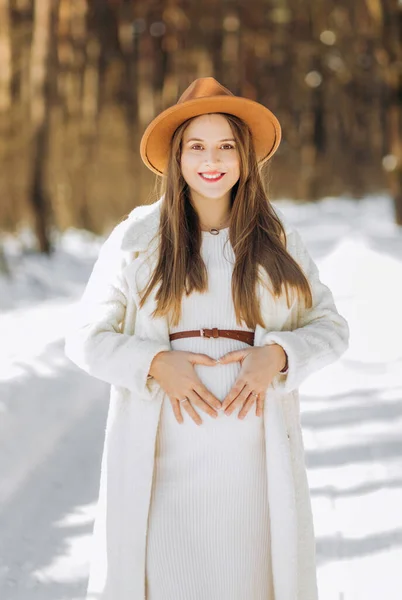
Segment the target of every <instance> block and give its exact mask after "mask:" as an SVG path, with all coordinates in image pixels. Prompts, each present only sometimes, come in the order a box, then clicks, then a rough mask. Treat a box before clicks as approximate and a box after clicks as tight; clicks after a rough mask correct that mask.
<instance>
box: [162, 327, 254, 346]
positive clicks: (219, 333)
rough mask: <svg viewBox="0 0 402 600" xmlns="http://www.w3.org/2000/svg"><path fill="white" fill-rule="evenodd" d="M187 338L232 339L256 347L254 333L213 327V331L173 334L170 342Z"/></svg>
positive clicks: (196, 330) (198, 330)
mask: <svg viewBox="0 0 402 600" xmlns="http://www.w3.org/2000/svg"><path fill="white" fill-rule="evenodd" d="M187 337H206V338H211V337H212V338H218V337H224V338H231V339H233V340H239V341H240V342H245V343H246V344H249V345H250V346H253V345H254V331H241V330H238V329H218V328H217V327H213V328H212V329H191V330H189V331H177V332H176V333H171V334H170V336H169V339H170V340H178V339H180V338H187Z"/></svg>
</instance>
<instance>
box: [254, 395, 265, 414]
mask: <svg viewBox="0 0 402 600" xmlns="http://www.w3.org/2000/svg"><path fill="white" fill-rule="evenodd" d="M264 401H265V397H264V394H259V395H258V398H257V402H256V409H255V414H256V415H257V417H262V415H263V414H264Z"/></svg>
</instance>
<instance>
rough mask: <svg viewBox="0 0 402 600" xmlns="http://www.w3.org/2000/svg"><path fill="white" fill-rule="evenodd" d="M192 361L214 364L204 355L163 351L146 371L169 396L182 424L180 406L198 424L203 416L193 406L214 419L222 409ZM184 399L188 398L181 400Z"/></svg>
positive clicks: (214, 362)
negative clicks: (200, 377) (201, 379)
mask: <svg viewBox="0 0 402 600" xmlns="http://www.w3.org/2000/svg"><path fill="white" fill-rule="evenodd" d="M195 364H198V365H207V366H211V367H213V366H216V361H215V359H213V358H211V357H210V356H208V355H207V354H199V353H197V352H184V351H181V350H163V351H162V352H159V353H158V354H157V355H156V356H155V357H154V359H153V361H152V363H151V367H150V370H149V374H150V375H152V377H153V378H154V379H156V381H157V382H158V383H159V385H160V386H161V387H162V388H163V389H164V391H165V392H166V394H167V395H168V397H169V400H170V402H171V405H172V408H173V413H174V416H175V417H176V420H177V421H178V422H179V423H183V415H182V414H181V408H184V410H185V411H186V412H187V413H188V414H189V415H190V417H191V418H192V419H193V421H194V422H195V423H197V425H201V423H202V419H201V417H200V416H199V414H198V413H197V411H196V410H195V409H194V407H195V406H196V407H198V408H199V409H201V410H203V411H204V412H206V413H207V414H208V415H210V416H211V417H213V418H216V417H217V416H218V413H217V411H219V410H221V402H220V401H219V400H218V399H217V398H216V397H215V396H214V395H213V394H212V393H211V392H210V391H209V390H208V389H207V388H206V387H205V385H204V384H203V383H202V382H201V381H200V379H199V377H198V376H197V374H196V372H195V369H194V365H195ZM183 398H187V400H186V401H185V402H180V400H182V399H183ZM215 409H216V410H215Z"/></svg>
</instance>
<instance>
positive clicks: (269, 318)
mask: <svg viewBox="0 0 402 600" xmlns="http://www.w3.org/2000/svg"><path fill="white" fill-rule="evenodd" d="M162 201H163V197H162V198H161V199H159V200H158V201H157V202H155V203H154V204H151V205H143V206H138V207H136V208H135V209H134V210H133V211H132V212H131V214H130V215H129V217H128V218H127V219H126V220H125V221H123V222H122V223H120V224H119V225H118V226H117V227H116V228H115V229H114V230H113V231H112V233H111V235H110V236H109V237H108V239H107V240H106V242H105V243H104V245H103V246H102V248H101V251H100V254H99V258H98V260H97V262H96V264H95V266H94V269H93V272H92V274H91V276H90V279H89V282H88V285H87V287H86V289H85V292H84V295H83V297H82V300H81V301H80V302H79V304H78V307H77V310H76V312H75V316H74V318H73V320H72V323H71V324H70V330H69V333H68V335H67V338H66V354H67V356H68V357H69V358H70V359H71V360H72V361H73V362H75V363H76V364H77V365H78V366H79V367H81V368H82V369H84V370H85V371H87V372H88V373H89V374H90V375H93V376H94V377H97V378H99V379H102V380H104V381H106V382H108V383H110V384H111V397H110V406H109V413H108V418H107V424H106V432H105V444H104V451H103V457H102V466H101V477H100V491H99V502H98V508H97V513H96V518H95V525H94V533H93V537H92V548H93V551H92V558H91V568H90V577H89V584H88V595H87V600H144V599H145V568H146V536H147V524H148V511H149V506H150V497H151V489H152V477H153V467H154V455H155V440H156V434H157V427H158V421H159V415H160V410H161V404H162V402H163V400H164V397H165V395H164V391H163V389H162V388H161V387H160V385H159V384H158V383H157V382H156V381H155V380H154V379H149V380H147V374H148V371H149V367H150V364H151V362H152V359H153V358H154V356H155V355H156V354H157V353H158V352H160V351H161V350H170V349H171V345H170V342H169V330H168V325H167V320H166V319H165V318H156V319H155V318H153V317H151V313H152V311H153V309H154V308H155V306H156V304H155V290H153V292H152V294H151V295H150V296H149V297H148V300H147V302H146V303H145V305H144V306H143V307H142V308H141V309H139V308H138V299H139V295H138V292H139V290H141V289H142V287H143V286H144V284H145V283H146V281H147V275H148V274H149V269H150V268H152V265H153V264H155V260H156V254H155V253H154V252H153V250H155V248H156V245H155V244H157V237H156V238H154V236H155V234H157V230H158V225H159V216H160V207H161V203H162ZM276 212H277V214H278V216H279V217H280V219H281V221H282V222H283V224H284V226H285V230H286V234H287V240H288V251H289V252H290V254H291V255H292V256H293V257H294V258H295V260H297V262H298V263H299V264H300V266H301V267H302V268H303V270H304V272H305V274H306V276H307V277H308V279H309V281H310V283H311V287H312V292H313V307H312V308H311V309H309V310H303V311H300V310H298V308H299V305H298V302H297V300H295V301H294V302H293V304H292V305H291V307H290V308H288V307H287V305H286V298H284V297H283V298H281V299H279V300H275V301H274V300H273V298H272V296H271V295H270V294H269V292H268V291H267V290H266V288H265V287H264V286H261V289H260V292H261V295H260V303H261V310H262V315H263V319H264V323H265V327H264V328H262V327H260V326H259V325H258V326H257V327H256V330H255V338H254V345H255V346H262V345H264V344H268V343H278V344H280V345H281V346H282V347H283V348H284V349H285V351H286V352H287V355H288V363H289V369H288V372H287V373H286V374H278V375H276V376H275V378H274V380H273V383H272V385H271V386H270V387H269V388H268V390H267V393H266V398H265V409H264V416H263V418H264V427H265V438H266V459H267V477H268V498H269V504H270V517H271V539H272V542H271V543H272V569H273V578H274V589H275V600H316V598H317V584H316V568H315V540H314V531H313V520H312V513H311V505H310V496H309V489H308V483H307V477H306V469H305V464H304V450H303V441H302V433H301V427H300V415H299V395H298V386H299V385H300V383H301V382H302V381H303V380H304V379H305V378H306V377H307V376H308V375H310V374H311V373H313V372H315V371H317V370H318V369H320V368H322V367H324V366H326V365H328V364H330V363H332V362H334V361H335V360H337V359H338V358H339V357H340V356H341V355H342V353H343V352H344V351H345V350H346V349H347V347H348V341H349V328H348V324H347V322H346V320H345V319H344V318H343V317H342V316H341V315H340V314H339V313H338V311H337V309H336V307H335V304H334V300H333V296H332V293H331V291H330V290H329V289H328V287H326V286H325V285H324V284H323V283H322V282H321V281H320V279H319V273H318V269H317V267H316V265H315V263H314V262H313V260H312V259H311V257H310V255H309V253H308V252H307V250H306V248H305V246H304V244H303V242H302V240H301V237H300V235H299V234H298V232H297V230H295V229H293V228H292V227H290V226H289V225H288V224H287V223H286V220H285V217H284V215H283V214H282V213H281V211H279V210H278V209H276ZM260 285H261V284H260ZM216 325H217V326H219V323H217V324H216ZM166 398H167V397H166ZM167 401H168V400H167ZM188 600H191V598H189V599H188ZM206 600H207V599H206ZM245 600H246V599H245ZM247 600H252V599H247Z"/></svg>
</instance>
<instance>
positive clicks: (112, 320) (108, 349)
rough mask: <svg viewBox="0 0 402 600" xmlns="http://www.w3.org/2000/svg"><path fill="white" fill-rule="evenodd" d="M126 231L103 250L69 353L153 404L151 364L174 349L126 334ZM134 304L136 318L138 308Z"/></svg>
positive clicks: (74, 323) (73, 326) (71, 332)
mask: <svg viewBox="0 0 402 600" xmlns="http://www.w3.org/2000/svg"><path fill="white" fill-rule="evenodd" d="M125 227H126V221H123V223H120V224H119V225H118V226H117V227H116V228H115V229H114V230H113V231H112V233H111V235H110V236H109V238H108V239H107V240H106V242H105V243H104V244H103V246H102V248H101V250H100V253H99V257H98V259H97V261H96V263H95V265H94V267H93V270H92V273H91V275H90V278H89V280H88V283H87V286H86V288H85V291H84V294H83V296H82V298H81V300H80V301H79V303H78V305H77V306H76V307H75V308H74V309H73V315H72V319H71V322H70V323H69V327H68V333H67V335H66V337H65V353H66V355H67V357H68V358H69V359H70V360H72V361H73V362H74V363H75V364H76V365H77V366H78V367H80V368H81V369H83V370H84V371H86V372H87V373H89V374H90V375H92V376H94V377H97V378H98V379H102V380H103V381H106V382H107V383H110V384H112V385H116V386H121V387H124V388H127V389H129V390H131V391H135V392H137V393H138V395H139V396H141V397H144V398H146V399H150V398H151V397H152V396H151V395H150V394H149V388H148V386H147V375H148V372H149V368H150V365H151V362H152V360H153V358H154V357H155V356H156V355H157V354H158V353H159V352H161V351H164V350H170V345H169V344H166V343H161V342H160V341H156V340H151V339H145V338H142V337H139V336H138V335H135V333H134V335H129V334H126V333H122V324H123V321H124V318H125V315H126V309H127V300H128V294H129V290H128V285H127V283H126V280H125V278H124V275H123V270H124V268H125V266H126V265H127V256H126V253H123V252H122V251H121V249H120V248H121V240H122V236H123V234H124V230H125ZM130 304H131V305H133V307H134V310H135V312H136V306H135V302H134V301H132V302H131V303H130ZM131 318H135V315H131Z"/></svg>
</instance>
